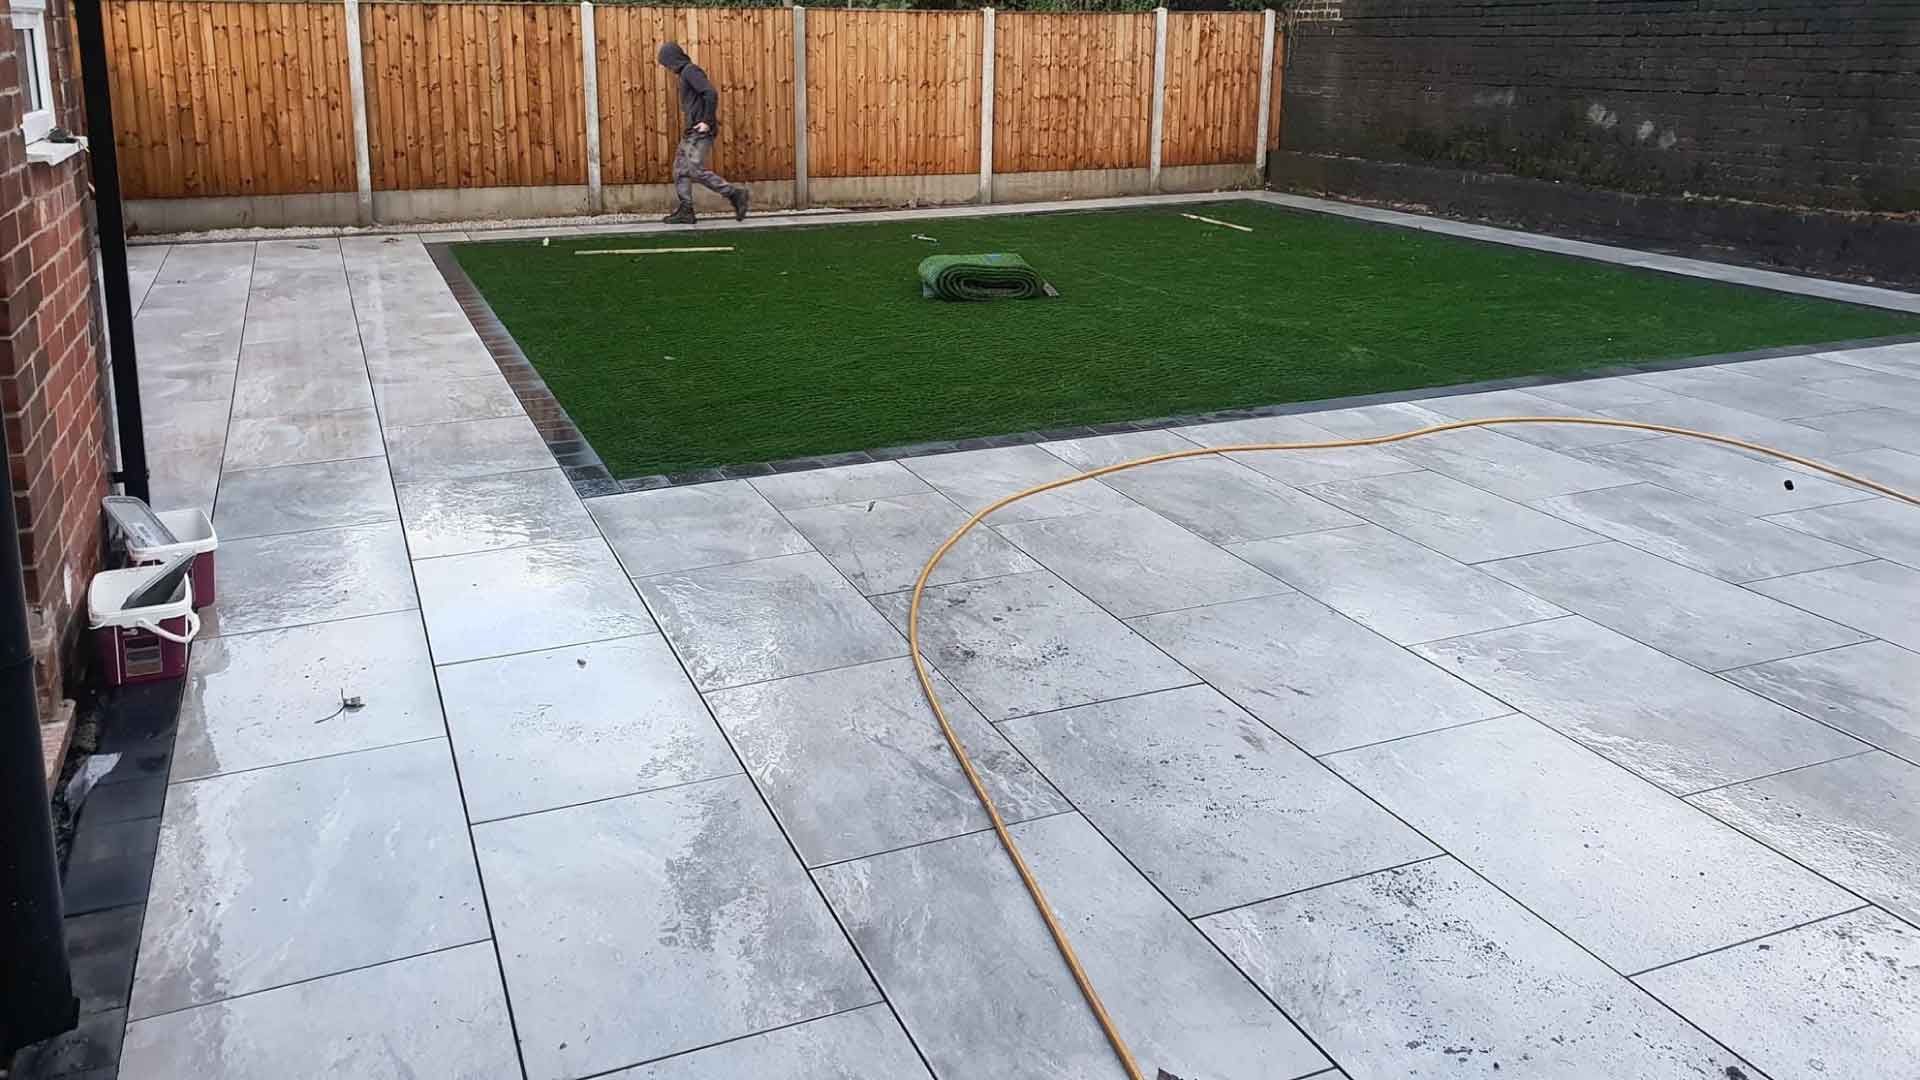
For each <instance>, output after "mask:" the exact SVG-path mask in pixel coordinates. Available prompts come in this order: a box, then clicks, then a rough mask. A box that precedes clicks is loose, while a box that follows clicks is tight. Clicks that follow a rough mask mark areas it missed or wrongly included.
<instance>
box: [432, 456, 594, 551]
mask: <svg viewBox="0 0 1920 1080" xmlns="http://www.w3.org/2000/svg"><path fill="white" fill-rule="evenodd" d="M398 491H399V495H400V515H401V518H402V519H403V520H404V521H405V522H406V527H407V546H408V548H409V549H411V550H412V552H413V557H414V558H416V559H431V558H437V557H439V556H441V555H462V554H465V553H467V552H472V551H488V550H492V549H494V548H504V547H518V546H520V545H522V544H545V543H549V542H551V541H555V540H581V539H585V538H587V537H592V536H596V535H598V533H599V529H597V528H596V527H595V526H594V523H593V518H592V517H590V516H588V514H587V509H586V507H585V506H582V505H581V503H580V497H579V496H578V495H575V494H574V491H573V485H572V484H570V483H568V482H567V478H566V475H565V474H564V473H562V472H561V471H560V470H559V469H535V470H533V471H531V472H516V473H500V474H498V475H496V476H469V477H463V478H460V479H457V480H421V481H416V482H414V483H408V484H401V485H399V487H398Z"/></svg>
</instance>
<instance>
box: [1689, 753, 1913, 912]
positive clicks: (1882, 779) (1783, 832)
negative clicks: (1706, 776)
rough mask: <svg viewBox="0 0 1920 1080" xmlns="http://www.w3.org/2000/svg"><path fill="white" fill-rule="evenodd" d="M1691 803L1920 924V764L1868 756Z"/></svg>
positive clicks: (1887, 756)
mask: <svg viewBox="0 0 1920 1080" xmlns="http://www.w3.org/2000/svg"><path fill="white" fill-rule="evenodd" d="M1690 801H1691V802H1692V803H1693V804H1694V805H1695V806H1698V807H1700V808H1701V809H1703V810H1705V811H1707V812H1708V813H1710V814H1712V815H1713V816H1714V817H1717V818H1719V819H1720V820H1722V821H1724V822H1726V823H1727V824H1729V825H1732V826H1733V827H1734V828H1736V829H1739V830H1740V831H1741V832H1744V833H1747V834H1748V835H1750V836H1753V837H1755V838H1756V839H1759V840H1761V841H1763V842H1764V843H1766V844H1767V846H1769V847H1771V848H1773V849H1775V850H1777V851H1780V852H1783V853H1785V854H1787V855H1789V856H1791V857H1792V858H1794V859H1796V860H1798V861H1799V862H1801V863H1803V864H1804V865H1806V866H1808V867H1811V868H1812V869H1814V870H1816V871H1818V872H1820V873H1821V874H1824V875H1826V876H1827V877H1828V878H1831V879H1832V880H1834V881H1836V882H1838V883H1839V884H1841V885H1844V886H1846V887H1847V888H1849V889H1851V890H1853V891H1854V892H1856V893H1858V894H1860V895H1861V896H1863V897H1865V898H1867V899H1868V900H1871V901H1873V902H1874V903H1876V904H1878V905H1880V906H1881V907H1883V908H1885V909H1887V910H1888V911H1890V912H1892V913H1894V914H1895V915H1898V916H1900V917H1901V918H1903V919H1905V920H1907V921H1908V922H1910V923H1913V924H1914V925H1915V926H1920V766H1917V765H1914V764H1913V763H1912V762H1908V761H1902V760H1901V759H1899V758H1897V757H1894V756H1893V755H1891V754H1884V753H1880V752H1879V751H1869V752H1867V753H1864V754H1859V755H1856V756H1854V757H1849V758H1843V759H1841V760H1839V761H1829V762H1826V763H1825V764H1821V765H1810V766H1808V767H1806V768H1804V769H1795V770H1793V771H1792V772H1785V773H1781V774H1780V775H1778V776H1772V777H1766V778H1763V779H1759V780H1754V781H1752V782H1750V783H1745V784H1737V785H1734V786H1733V787H1726V788H1721V789H1719V790H1718V791H1709V792H1706V793H1705V794H1702V795H1696V796H1694V797H1693V798H1692V799H1691V800H1690Z"/></svg>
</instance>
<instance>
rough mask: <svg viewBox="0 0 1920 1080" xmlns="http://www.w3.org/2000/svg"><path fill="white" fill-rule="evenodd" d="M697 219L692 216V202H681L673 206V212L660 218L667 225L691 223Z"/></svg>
mask: <svg viewBox="0 0 1920 1080" xmlns="http://www.w3.org/2000/svg"><path fill="white" fill-rule="evenodd" d="M696 220H697V219H696V218H695V217H694V216H693V204H692V203H681V204H680V205H679V206H676V207H674V208H673V213H671V214H668V215H667V216H666V217H663V218H661V219H660V221H661V222H662V223H663V224H667V225H692V224H693V223H694V222H695V221H696Z"/></svg>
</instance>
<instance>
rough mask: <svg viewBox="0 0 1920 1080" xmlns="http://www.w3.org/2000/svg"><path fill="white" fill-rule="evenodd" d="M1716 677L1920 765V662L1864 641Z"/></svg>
mask: <svg viewBox="0 0 1920 1080" xmlns="http://www.w3.org/2000/svg"><path fill="white" fill-rule="evenodd" d="M1720 677H1721V678H1723V679H1727V680H1730V681H1732V682H1735V683H1738V684H1740V685H1741V686H1744V687H1746V688H1747V689H1749V690H1752V691H1754V692H1755V693H1758V694H1764V695H1766V696H1767V697H1770V698H1772V699H1773V700H1775V701H1777V702H1779V703H1780V704H1782V705H1786V706H1788V707H1790V708H1793V709H1796V710H1798V711H1799V712H1802V713H1804V714H1806V715H1808V716H1811V717H1813V718H1814V719H1816V720H1820V721H1823V722H1825V723H1827V724H1831V725H1832V726H1834V727H1836V728H1839V729H1840V730H1842V731H1845V732H1848V733H1849V734H1852V735H1854V736H1855V737H1857V738H1860V739H1864V740H1865V741H1867V742H1870V743H1872V744H1873V745H1875V746H1878V747H1879V748H1880V749H1882V750H1886V751H1889V752H1891V753H1895V754H1899V755H1900V756H1902V757H1904V758H1906V759H1907V760H1908V761H1912V762H1914V763H1915V764H1920V656H1917V655H1915V654H1913V653H1910V652H1908V651H1907V650H1905V649H1902V648H1901V647H1900V646H1898V645H1889V644H1888V643H1886V642H1884V641H1868V642H1862V643H1861V644H1859V645H1848V646H1846V647H1844V648H1839V649H1828V650H1826V651H1825V652H1816V653H1809V654H1807V655H1806V656H1796V657H1792V658H1790V659H1786V660H1775V661H1773V662H1771V663H1766V664H1756V665H1754V666H1753V667H1745V668H1735V669H1734V670H1732V671H1723V672H1721V673H1720Z"/></svg>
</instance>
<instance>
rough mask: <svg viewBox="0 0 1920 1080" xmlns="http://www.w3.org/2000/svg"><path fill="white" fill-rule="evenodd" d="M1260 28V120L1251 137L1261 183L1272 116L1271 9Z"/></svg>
mask: <svg viewBox="0 0 1920 1080" xmlns="http://www.w3.org/2000/svg"><path fill="white" fill-rule="evenodd" d="M1265 15H1266V17H1265V19H1264V20H1263V23H1264V25H1263V26H1262V27H1261V29H1260V121H1259V128H1258V130H1256V131H1255V132H1254V138H1253V171H1254V174H1255V176H1256V178H1257V179H1258V180H1259V181H1260V182H1261V183H1263V184H1264V183H1266V180H1267V129H1268V126H1269V125H1268V121H1269V120H1270V119H1272V117H1273V111H1272V110H1273V23H1274V19H1273V9H1272V8H1268V9H1267V10H1266V12H1265Z"/></svg>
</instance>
